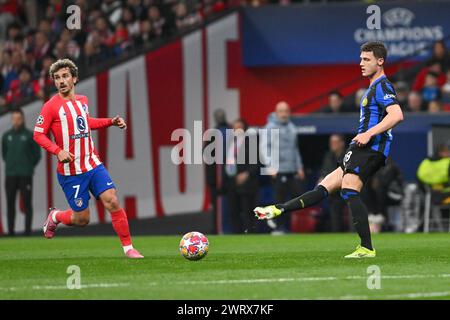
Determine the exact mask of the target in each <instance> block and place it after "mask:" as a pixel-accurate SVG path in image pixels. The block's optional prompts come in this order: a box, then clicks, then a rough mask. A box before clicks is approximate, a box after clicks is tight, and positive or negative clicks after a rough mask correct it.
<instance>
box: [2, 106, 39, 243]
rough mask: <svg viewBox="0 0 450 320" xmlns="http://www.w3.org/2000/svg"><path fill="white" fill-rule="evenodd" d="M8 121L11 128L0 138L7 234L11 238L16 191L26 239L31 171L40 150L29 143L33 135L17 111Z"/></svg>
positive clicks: (28, 227)
mask: <svg viewBox="0 0 450 320" xmlns="http://www.w3.org/2000/svg"><path fill="white" fill-rule="evenodd" d="M11 120H12V128H11V129H10V130H9V131H7V132H5V133H4V135H3V137H2V156H3V161H5V189H6V199H7V211H8V215H7V217H8V234H9V235H10V236H14V235H15V232H14V222H15V218H16V195H17V192H18V191H20V194H21V197H22V200H23V204H24V209H25V235H30V234H31V222H32V219H33V208H32V204H31V202H32V188H33V181H32V180H33V173H34V168H35V167H36V165H37V164H38V162H39V160H40V159H41V150H40V148H39V146H38V145H37V144H36V143H35V142H34V140H33V132H32V131H30V130H28V129H27V128H26V127H25V117H24V114H23V111H22V110H21V109H16V110H13V111H12V114H11Z"/></svg>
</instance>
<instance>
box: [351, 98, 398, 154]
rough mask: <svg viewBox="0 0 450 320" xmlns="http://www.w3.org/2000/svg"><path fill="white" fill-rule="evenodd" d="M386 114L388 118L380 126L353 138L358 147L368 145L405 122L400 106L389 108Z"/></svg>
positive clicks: (395, 105)
mask: <svg viewBox="0 0 450 320" xmlns="http://www.w3.org/2000/svg"><path fill="white" fill-rule="evenodd" d="M386 112H387V114H386V116H385V117H384V119H383V120H382V121H381V122H380V123H379V124H377V125H376V126H373V127H372V128H370V129H369V130H367V131H366V132H363V133H360V134H358V135H357V136H356V137H354V138H353V141H355V142H356V144H357V145H358V146H364V145H366V144H367V143H369V141H370V139H371V138H372V137H374V136H376V135H377V134H380V133H382V132H385V131H388V130H390V129H392V128H393V127H395V126H396V125H397V124H398V123H399V122H401V121H403V112H402V109H401V108H400V106H399V105H398V104H394V105H391V106H389V107H387V108H386Z"/></svg>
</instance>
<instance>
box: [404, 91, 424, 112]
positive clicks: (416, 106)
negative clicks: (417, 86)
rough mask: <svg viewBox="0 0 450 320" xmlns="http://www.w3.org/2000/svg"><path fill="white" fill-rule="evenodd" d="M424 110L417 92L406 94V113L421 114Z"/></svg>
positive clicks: (420, 96)
mask: <svg viewBox="0 0 450 320" xmlns="http://www.w3.org/2000/svg"><path fill="white" fill-rule="evenodd" d="M424 110H425V109H424V104H423V99H422V95H421V94H420V93H419V92H417V91H411V92H410V93H409V94H408V104H407V107H406V111H409V112H421V111H424Z"/></svg>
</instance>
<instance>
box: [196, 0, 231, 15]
mask: <svg viewBox="0 0 450 320" xmlns="http://www.w3.org/2000/svg"><path fill="white" fill-rule="evenodd" d="M224 9H225V3H224V1H222V0H204V1H202V6H201V8H200V11H199V12H200V16H201V17H202V19H204V18H205V17H207V16H208V15H210V14H213V13H217V12H220V11H223V10H224Z"/></svg>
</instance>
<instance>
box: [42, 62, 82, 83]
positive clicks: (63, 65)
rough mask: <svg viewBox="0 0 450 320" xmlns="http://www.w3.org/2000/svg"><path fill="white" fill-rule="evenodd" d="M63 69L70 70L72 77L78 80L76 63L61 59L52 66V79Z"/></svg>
mask: <svg viewBox="0 0 450 320" xmlns="http://www.w3.org/2000/svg"><path fill="white" fill-rule="evenodd" d="M63 68H69V70H70V74H71V75H72V77H75V78H78V68H77V66H76V65H75V63H73V61H72V60H70V59H59V60H58V61H56V62H54V63H53V64H52V65H51V66H50V70H49V73H50V77H51V78H52V79H53V77H54V75H55V73H56V72H58V70H60V69H63Z"/></svg>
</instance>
